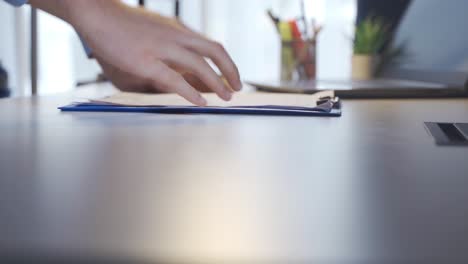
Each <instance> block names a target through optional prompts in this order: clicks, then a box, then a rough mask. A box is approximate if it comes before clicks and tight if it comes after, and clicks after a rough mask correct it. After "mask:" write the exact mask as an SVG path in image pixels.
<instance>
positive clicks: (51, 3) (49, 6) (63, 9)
mask: <svg viewBox="0 0 468 264" xmlns="http://www.w3.org/2000/svg"><path fill="white" fill-rule="evenodd" d="M29 4H30V5H31V6H33V7H35V8H38V9H40V10H43V11H45V12H47V13H49V14H52V15H54V16H56V17H59V18H60V19H62V20H64V21H66V22H68V23H69V24H71V25H72V26H73V27H75V28H77V29H79V28H82V27H86V26H87V25H88V24H89V23H90V22H91V23H93V22H94V21H96V20H98V18H99V17H100V16H101V15H102V13H105V12H108V11H109V10H110V9H112V7H113V6H117V5H119V4H121V3H120V1H119V0H94V1H87V0H29Z"/></svg>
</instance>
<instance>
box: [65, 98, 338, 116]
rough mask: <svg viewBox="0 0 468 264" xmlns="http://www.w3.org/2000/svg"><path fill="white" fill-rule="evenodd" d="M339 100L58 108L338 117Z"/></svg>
mask: <svg viewBox="0 0 468 264" xmlns="http://www.w3.org/2000/svg"><path fill="white" fill-rule="evenodd" d="M340 105H341V104H340V101H339V100H337V101H334V100H326V101H322V102H320V104H319V105H318V106H317V107H314V108H306V107H282V106H264V107H181V106H151V107H147V106H144V107H143V106H118V105H109V104H103V105H96V104H88V103H82V104H72V105H68V106H64V107H60V108H59V109H60V110H62V111H64V112H116V113H153V114H213V115H264V116H266V115H268V116H317V117H318V116H322V117H340V116H341V106H340Z"/></svg>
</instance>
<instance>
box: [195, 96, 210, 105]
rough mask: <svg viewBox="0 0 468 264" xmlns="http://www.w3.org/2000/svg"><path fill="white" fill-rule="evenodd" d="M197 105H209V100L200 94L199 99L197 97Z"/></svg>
mask: <svg viewBox="0 0 468 264" xmlns="http://www.w3.org/2000/svg"><path fill="white" fill-rule="evenodd" d="M196 105H198V106H207V105H208V101H206V99H205V98H204V97H203V96H201V95H200V96H199V97H198V99H197V102H196Z"/></svg>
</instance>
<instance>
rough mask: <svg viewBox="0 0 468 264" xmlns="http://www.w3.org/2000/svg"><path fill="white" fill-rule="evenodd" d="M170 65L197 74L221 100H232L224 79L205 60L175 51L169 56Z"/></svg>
mask: <svg viewBox="0 0 468 264" xmlns="http://www.w3.org/2000/svg"><path fill="white" fill-rule="evenodd" d="M168 57H169V58H168V61H169V63H170V65H173V64H175V67H177V68H182V69H184V70H186V71H188V72H191V73H193V74H195V75H196V76H197V77H198V78H199V79H200V80H201V81H202V82H203V83H204V84H205V85H206V86H207V87H208V88H209V89H210V90H211V91H213V92H215V93H216V94H217V95H218V96H219V97H220V98H222V99H224V100H226V101H229V100H231V98H232V94H231V93H232V91H231V90H230V89H229V87H228V86H226V85H225V84H224V82H223V81H222V79H221V78H220V77H219V76H218V74H216V72H215V71H214V70H213V69H212V68H211V67H210V65H209V64H208V63H207V62H206V61H205V59H204V58H203V57H201V56H199V55H197V54H194V53H193V52H190V51H188V50H185V49H183V48H181V49H175V50H173V51H172V53H171V54H170V55H169V56H168Z"/></svg>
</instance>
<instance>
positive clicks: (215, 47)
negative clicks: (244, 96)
mask: <svg viewBox="0 0 468 264" xmlns="http://www.w3.org/2000/svg"><path fill="white" fill-rule="evenodd" d="M182 44H183V45H185V47H186V48H188V49H189V50H192V51H194V52H196V53H198V54H200V55H201V56H203V57H206V58H209V59H211V60H212V61H213V62H214V64H216V66H217V67H218V69H219V70H220V71H221V73H222V74H223V76H224V77H225V78H226V80H227V81H228V83H229V85H230V86H231V87H232V88H233V89H234V90H235V91H240V90H241V89H242V83H241V81H240V75H239V70H238V69H237V66H236V64H235V63H234V61H233V60H232V58H231V57H230V56H229V54H228V53H227V51H226V50H225V49H224V47H223V46H222V45H221V44H219V43H217V42H213V41H210V40H207V39H205V38H202V37H193V36H190V37H189V38H187V39H186V40H185V41H184V43H182Z"/></svg>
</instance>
